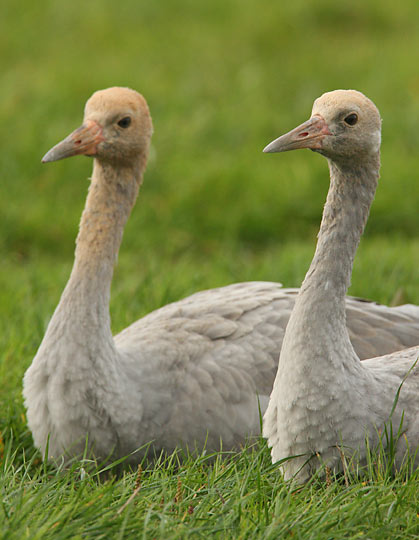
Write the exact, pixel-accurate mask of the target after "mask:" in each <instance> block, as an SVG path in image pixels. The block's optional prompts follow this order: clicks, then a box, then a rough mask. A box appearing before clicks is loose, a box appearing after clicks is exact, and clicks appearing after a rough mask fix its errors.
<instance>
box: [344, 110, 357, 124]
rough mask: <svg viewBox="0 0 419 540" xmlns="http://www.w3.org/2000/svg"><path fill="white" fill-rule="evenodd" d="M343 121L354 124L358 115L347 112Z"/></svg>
mask: <svg viewBox="0 0 419 540" xmlns="http://www.w3.org/2000/svg"><path fill="white" fill-rule="evenodd" d="M345 122H346V124H348V126H354V125H355V124H356V123H357V122H358V115H357V114H355V113H351V114H348V116H347V117H346V118H345Z"/></svg>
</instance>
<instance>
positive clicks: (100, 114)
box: [42, 87, 153, 165]
mask: <svg viewBox="0 0 419 540" xmlns="http://www.w3.org/2000/svg"><path fill="white" fill-rule="evenodd" d="M152 132H153V127H152V122H151V117H150V113H149V110H148V106H147V102H146V101H145V99H144V98H143V96H142V95H141V94H139V93H138V92H136V91H135V90H131V89H130V88H121V87H113V88H107V89H106V90H99V91H97V92H95V93H94V94H93V95H92V96H91V98H90V99H89V100H88V101H87V103H86V106H85V110H84V119H83V124H82V125H81V126H80V127H79V128H77V129H76V130H75V131H73V132H72V133H70V135H68V137H66V138H65V139H64V140H62V141H61V142H59V143H58V144H57V145H55V146H54V147H53V148H51V150H49V152H47V153H46V154H45V156H44V157H43V158H42V161H43V162H44V163H45V162H49V161H58V160H59V159H64V158H67V157H71V156H76V155H86V156H93V157H95V158H97V159H99V160H102V161H108V162H120V163H121V164H126V165H127V164H130V163H131V162H136V161H137V159H138V156H140V155H147V154H148V150H149V146H150V138H151V135H152Z"/></svg>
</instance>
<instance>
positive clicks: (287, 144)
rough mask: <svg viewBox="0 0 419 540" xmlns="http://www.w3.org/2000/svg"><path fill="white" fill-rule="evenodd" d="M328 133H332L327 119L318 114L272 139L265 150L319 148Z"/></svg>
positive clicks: (283, 150) (281, 150)
mask: <svg viewBox="0 0 419 540" xmlns="http://www.w3.org/2000/svg"><path fill="white" fill-rule="evenodd" d="M326 135H331V133H330V131H329V128H328V126H327V124H326V121H325V120H324V118H323V117H322V116H320V115H317V114H316V115H314V116H312V117H311V118H310V120H307V122H304V124H301V125H300V126H298V127H296V128H295V129H293V130H292V131H289V132H288V133H286V134H285V135H281V137H278V139H275V140H274V141H272V142H271V143H270V144H268V146H266V147H265V148H264V149H263V151H264V152H287V151H288V150H298V149H299V148H311V149H312V150H319V149H320V148H321V147H322V141H323V139H324V137H325V136H326Z"/></svg>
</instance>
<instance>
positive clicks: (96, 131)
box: [42, 120, 105, 163]
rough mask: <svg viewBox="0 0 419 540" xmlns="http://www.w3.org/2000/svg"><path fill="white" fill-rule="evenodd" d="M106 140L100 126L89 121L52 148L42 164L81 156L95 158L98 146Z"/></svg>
mask: <svg viewBox="0 0 419 540" xmlns="http://www.w3.org/2000/svg"><path fill="white" fill-rule="evenodd" d="M104 140H105V139H104V137H103V135H102V128H101V127H100V125H99V124H98V123H97V122H94V121H93V120H87V121H86V122H85V123H84V124H83V125H82V126H80V127H79V128H77V129H76V130H75V131H73V133H70V135H69V136H68V137H66V138H65V139H64V140H62V141H61V142H59V143H58V144H56V145H55V146H54V147H53V148H51V150H49V152H47V153H46V154H45V156H44V157H43V158H42V163H47V162H49V161H58V160H59V159H64V158H67V157H71V156H77V155H80V154H83V155H85V156H94V155H95V154H96V150H97V145H98V144H99V143H100V142H103V141H104Z"/></svg>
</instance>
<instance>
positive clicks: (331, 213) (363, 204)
mask: <svg viewBox="0 0 419 540" xmlns="http://www.w3.org/2000/svg"><path fill="white" fill-rule="evenodd" d="M329 169H330V189H329V193H328V195H327V201H326V204H325V207H324V211H323V218H322V223H321V227H320V232H319V235H318V241H317V247H316V252H315V255H314V258H313V261H312V263H311V265H310V268H309V270H308V272H307V275H306V277H305V279H304V282H303V284H302V286H301V289H300V293H299V295H298V298H297V301H296V305H295V308H294V310H293V313H292V316H291V319H292V324H290V328H293V329H294V332H301V333H304V334H305V335H306V334H307V333H308V334H311V336H310V335H308V337H307V345H308V346H311V345H312V344H314V343H316V344H319V343H320V342H321V341H322V338H321V337H320V336H322V335H324V336H326V340H325V341H326V342H327V341H328V340H330V337H331V336H332V335H335V336H336V335H339V336H340V339H341V340H342V342H343V341H344V342H345V345H347V347H349V348H350V349H351V350H352V346H351V345H350V341H349V336H348V332H347V329H346V319H345V296H346V292H347V290H348V287H349V285H350V280H351V274H352V267H353V261H354V257H355V252H356V249H357V247H358V244H359V240H360V238H361V235H362V233H363V231H364V228H365V224H366V222H367V218H368V214H369V210H370V207H371V204H372V201H373V199H374V194H375V190H376V187H377V182H378V177H379V154H376V155H374V156H372V157H370V159H369V160H364V163H363V164H362V166H359V167H357V166H354V165H353V164H352V163H350V164H337V163H335V162H332V161H329ZM327 336H329V337H327ZM310 344H311V345H310ZM354 354H355V353H354Z"/></svg>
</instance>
